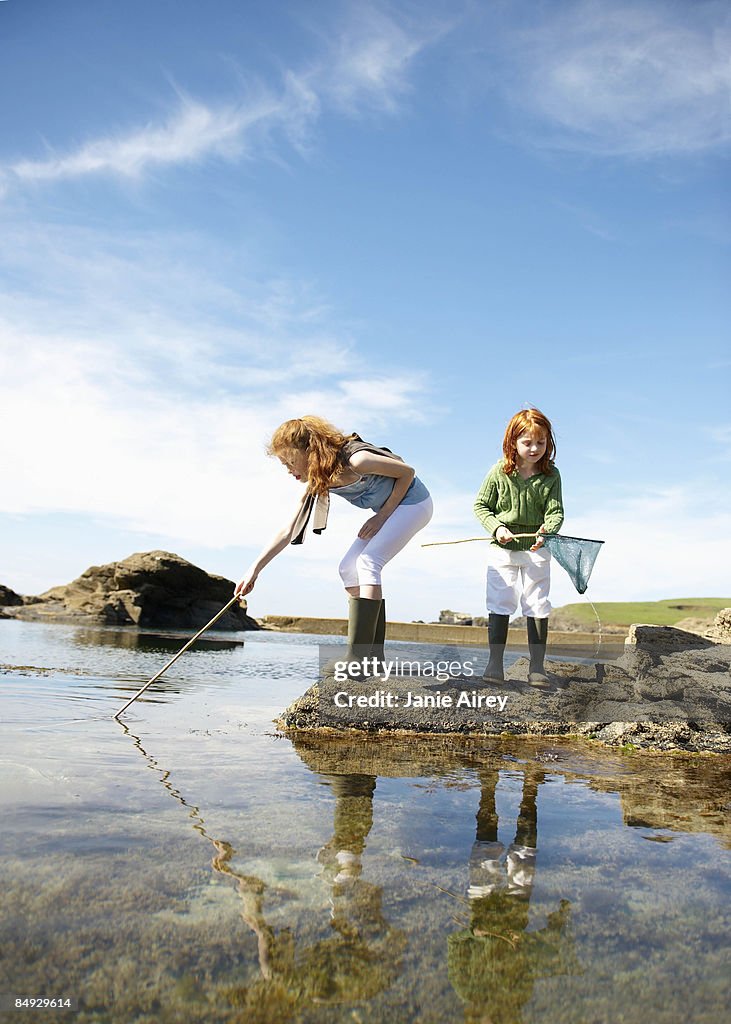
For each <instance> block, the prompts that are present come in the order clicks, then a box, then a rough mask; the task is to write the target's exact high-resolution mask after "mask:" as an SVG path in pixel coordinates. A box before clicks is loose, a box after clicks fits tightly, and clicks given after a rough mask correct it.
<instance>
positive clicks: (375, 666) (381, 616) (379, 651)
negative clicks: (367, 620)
mask: <svg viewBox="0 0 731 1024" xmlns="http://www.w3.org/2000/svg"><path fill="white" fill-rule="evenodd" d="M385 643H386V602H385V601H383V600H382V601H381V608H380V611H379V612H378V618H377V619H376V631H375V633H374V634H373V644H372V645H371V653H370V656H369V661H370V670H371V672H372V674H373V675H375V676H378V675H380V674H381V673H382V672H383V668H384V662H385V661H386V650H385V646H384V645H385Z"/></svg>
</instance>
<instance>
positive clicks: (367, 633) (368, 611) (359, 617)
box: [346, 597, 385, 675]
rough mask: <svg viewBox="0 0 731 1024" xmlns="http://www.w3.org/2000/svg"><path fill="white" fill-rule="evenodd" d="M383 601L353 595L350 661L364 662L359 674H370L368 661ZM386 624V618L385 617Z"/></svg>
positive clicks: (350, 605) (351, 602) (348, 655)
mask: <svg viewBox="0 0 731 1024" xmlns="http://www.w3.org/2000/svg"><path fill="white" fill-rule="evenodd" d="M382 604H383V601H381V600H380V599H376V600H374V599H372V598H370V597H351V598H350V603H349V608H348V651H347V654H346V658H347V660H348V661H360V662H361V663H364V664H363V668H362V669H361V671H360V673H359V674H362V675H367V674H368V669H369V666H368V661H369V660H370V657H371V650H372V648H373V644H374V642H375V636H376V626H377V624H378V615H379V613H380V611H381V605H382ZM384 624H385V618H384Z"/></svg>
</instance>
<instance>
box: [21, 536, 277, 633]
mask: <svg viewBox="0 0 731 1024" xmlns="http://www.w3.org/2000/svg"><path fill="white" fill-rule="evenodd" d="M233 588H234V583H233V581H231V580H227V579H225V578H224V577H223V576H212V575H210V574H209V573H207V572H206V571H205V570H204V569H201V568H199V567H198V566H197V565H193V564H192V563H191V562H188V561H186V559H184V558H181V557H180V555H175V554H172V553H171V552H169V551H144V552H141V553H138V554H134V555H130V556H129V558H125V559H123V561H121V562H110V563H109V564H108V565H93V566H91V568H89V569H87V570H86V572H84V573H82V574H81V576H79V578H78V579H76V580H74V581H73V582H72V583H68V584H66V585H65V586H60V587H53V588H52V589H51V590H47V591H46V592H45V593H44V594H41V595H40V596H39V597H38V598H36V599H35V600H34V603H32V604H28V603H23V604H22V605H20V606H14V607H10V608H7V609H6V612H7V614H9V615H12V616H13V617H14V618H21V619H36V620H38V619H40V620H43V621H66V622H68V621H74V622H84V623H99V624H104V625H115V626H130V625H132V626H149V627H158V628H159V627H165V628H168V629H200V627H201V626H204V625H205V624H206V623H207V622H209V621H210V619H212V618H213V616H214V615H215V614H216V612H218V611H220V609H221V608H222V607H223V606H224V605H225V604H226V603H227V602H228V601H229V600H230V598H231V596H232V595H233ZM26 601H27V599H26ZM216 629H226V630H240V629H241V630H243V629H259V624H258V623H257V622H256V620H255V619H252V618H251V617H250V616H249V615H247V614H246V611H245V609H244V608H242V607H239V606H236V605H234V606H233V607H232V608H230V609H229V610H228V612H226V614H225V615H224V616H223V617H222V618H221V619H220V620H219V621H218V622H217V623H216Z"/></svg>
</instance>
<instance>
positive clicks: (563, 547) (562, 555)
mask: <svg viewBox="0 0 731 1024" xmlns="http://www.w3.org/2000/svg"><path fill="white" fill-rule="evenodd" d="M543 543H544V546H545V547H547V548H548V550H549V551H550V552H551V554H552V555H553V557H554V558H555V559H556V561H557V562H558V564H559V565H560V566H561V568H562V569H565V570H566V572H567V573H568V574H569V576H570V578H571V582H572V583H573V585H574V586H575V587H576V589H577V590H578V592H579V593H580V594H583V593H584V591H585V590H586V588H587V586H588V585H589V577H590V576H591V570H592V569H593V568H594V562H595V561H596V556H597V555H598V554H599V549H600V548H601V546H602V544H603V543H604V541H603V540H587V539H586V538H585V537H566V536H564V535H563V534H559V533H549V534H543Z"/></svg>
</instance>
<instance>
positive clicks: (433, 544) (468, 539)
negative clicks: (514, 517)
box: [421, 533, 540, 548]
mask: <svg viewBox="0 0 731 1024" xmlns="http://www.w3.org/2000/svg"><path fill="white" fill-rule="evenodd" d="M513 537H515V538H516V540H517V539H518V537H540V533H514V534H513ZM473 540H492V537H464V538H463V539H462V540H433V541H430V542H429V543H428V544H422V545H421V546H422V547H423V548H438V547H441V546H442V545H443V544H471V543H472V541H473Z"/></svg>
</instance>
